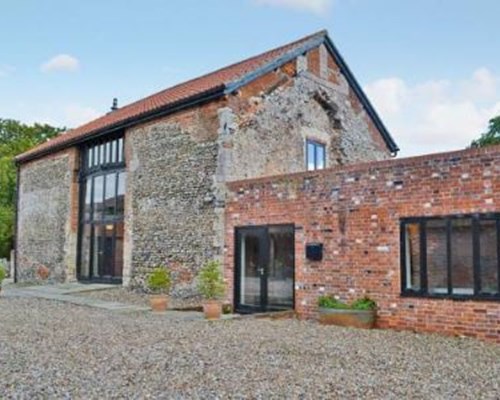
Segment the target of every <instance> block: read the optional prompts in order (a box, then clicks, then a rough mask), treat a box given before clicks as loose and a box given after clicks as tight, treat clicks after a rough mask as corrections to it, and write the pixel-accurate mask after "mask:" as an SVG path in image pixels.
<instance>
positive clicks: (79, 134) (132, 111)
mask: <svg viewBox="0 0 500 400" xmlns="http://www.w3.org/2000/svg"><path fill="white" fill-rule="evenodd" d="M326 35H327V32H326V31H320V32H317V33H315V34H313V35H310V36H306V37H304V38H302V39H300V40H297V41H295V42H292V43H289V44H287V45H285V46H281V47H278V48H276V49H273V50H270V51H268V52H266V53H263V54H260V55H258V56H255V57H252V58H249V59H247V60H244V61H241V62H238V63H236V64H232V65H230V66H228V67H225V68H222V69H219V70H217V71H215V72H211V73H209V74H206V75H203V76H201V77H199V78H195V79H193V80H190V81H187V82H185V83H181V84H179V85H176V86H173V87H171V88H169V89H165V90H162V91H161V92H158V93H156V94H153V95H151V96H148V97H146V98H144V99H142V100H139V101H136V102H134V103H131V104H128V105H126V106H124V107H121V108H119V109H117V110H116V111H113V112H110V113H108V114H106V115H103V116H102V117H99V118H97V119H95V120H93V121H90V122H88V123H86V124H84V125H82V126H79V127H78V128H76V129H71V130H69V131H67V132H64V133H62V134H60V135H59V136H57V137H55V138H53V139H51V140H49V141H47V142H45V143H42V144H40V145H38V146H37V147H35V148H33V149H31V150H29V151H27V152H25V153H23V154H20V155H18V156H17V157H16V161H17V162H23V161H27V160H30V159H33V158H36V157H37V156H41V155H44V154H47V153H48V152H51V151H56V150H60V149H62V148H65V147H69V146H71V145H73V144H75V143H78V142H80V141H82V140H84V139H85V138H86V137H89V136H94V135H96V134H99V133H101V132H104V131H107V130H112V129H113V128H117V127H119V126H121V125H123V124H127V123H133V122H134V120H138V119H140V118H142V117H145V116H147V115H149V114H151V113H154V112H155V111H158V110H161V109H165V108H168V107H170V106H174V105H177V104H179V103H181V102H185V101H188V100H190V99H192V98H195V97H197V96H201V95H203V94H205V93H209V92H212V91H216V90H217V89H221V90H223V89H224V88H226V86H227V85H229V84H230V83H232V82H234V81H236V80H238V79H241V78H242V77H244V76H245V75H247V74H249V73H252V72H253V71H255V70H257V69H259V68H260V67H263V66H264V65H266V64H269V63H272V62H273V61H276V60H277V59H278V58H280V57H281V56H283V55H286V54H287V53H289V52H291V51H293V50H297V49H298V48H300V47H301V46H303V45H304V44H306V42H308V41H310V40H313V39H316V38H318V39H319V38H321V37H325V36H326Z"/></svg>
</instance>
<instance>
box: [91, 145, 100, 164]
mask: <svg viewBox="0 0 500 400" xmlns="http://www.w3.org/2000/svg"><path fill="white" fill-rule="evenodd" d="M92 153H94V156H93V158H94V166H96V165H98V164H99V146H94V147H93V148H92Z"/></svg>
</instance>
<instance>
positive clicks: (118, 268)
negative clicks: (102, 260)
mask: <svg viewBox="0 0 500 400" xmlns="http://www.w3.org/2000/svg"><path fill="white" fill-rule="evenodd" d="M115 235H116V238H115V257H114V265H113V276H122V272H123V238H124V231H123V222H118V223H117V224H116V225H115Z"/></svg>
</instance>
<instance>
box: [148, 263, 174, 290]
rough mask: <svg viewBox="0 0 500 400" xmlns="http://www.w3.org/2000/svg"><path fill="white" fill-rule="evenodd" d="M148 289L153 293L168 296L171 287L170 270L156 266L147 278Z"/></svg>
mask: <svg viewBox="0 0 500 400" xmlns="http://www.w3.org/2000/svg"><path fill="white" fill-rule="evenodd" d="M147 284H148V288H149V289H150V290H151V291H152V292H153V293H165V294H168V292H169V291H170V287H171V286H172V277H171V274H170V270H168V269H167V268H165V267H162V266H158V267H156V268H155V269H154V270H153V272H151V273H150V274H149V276H148V281H147Z"/></svg>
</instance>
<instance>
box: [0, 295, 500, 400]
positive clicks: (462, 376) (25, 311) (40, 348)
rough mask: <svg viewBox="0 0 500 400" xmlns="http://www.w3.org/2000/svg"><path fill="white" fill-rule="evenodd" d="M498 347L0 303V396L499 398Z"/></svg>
mask: <svg viewBox="0 0 500 400" xmlns="http://www.w3.org/2000/svg"><path fill="white" fill-rule="evenodd" d="M499 376H500V346H498V345H494V344H486V343H482V342H479V341H476V340H473V339H454V338H444V337H439V336H434V335H416V334H412V333H408V332H406V333H398V332H392V331H377V330H374V331H365V330H350V329H343V328H335V327H324V326H319V325H317V324H315V323H311V322H298V321H295V320H276V321H271V320H265V319H242V320H232V321H224V322H211V323H208V322H204V321H189V322H188V321H184V322H175V321H166V320H165V318H164V317H163V316H161V315H152V314H136V315H129V314H118V313H111V312H106V311H99V310H95V309H89V308H85V307H80V306H74V305H69V304H62V303H56V302H51V301H45V300H38V299H20V298H0V398H1V399H4V398H7V399H8V398H25V399H33V398H84V399H89V398H100V399H102V398H137V399H139V398H141V399H142V398H148V397H150V398H176V399H177V398H179V399H180V398H263V399H264V398H265V399H269V398H347V399H349V398H367V399H371V398H377V399H381V398H383V399H402V398H405V399H406V398H412V399H445V398H446V399H449V398H459V399H465V398H470V399H482V398H483V399H498V398H499V396H500V392H499V390H500V388H499V379H500V378H499Z"/></svg>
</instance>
